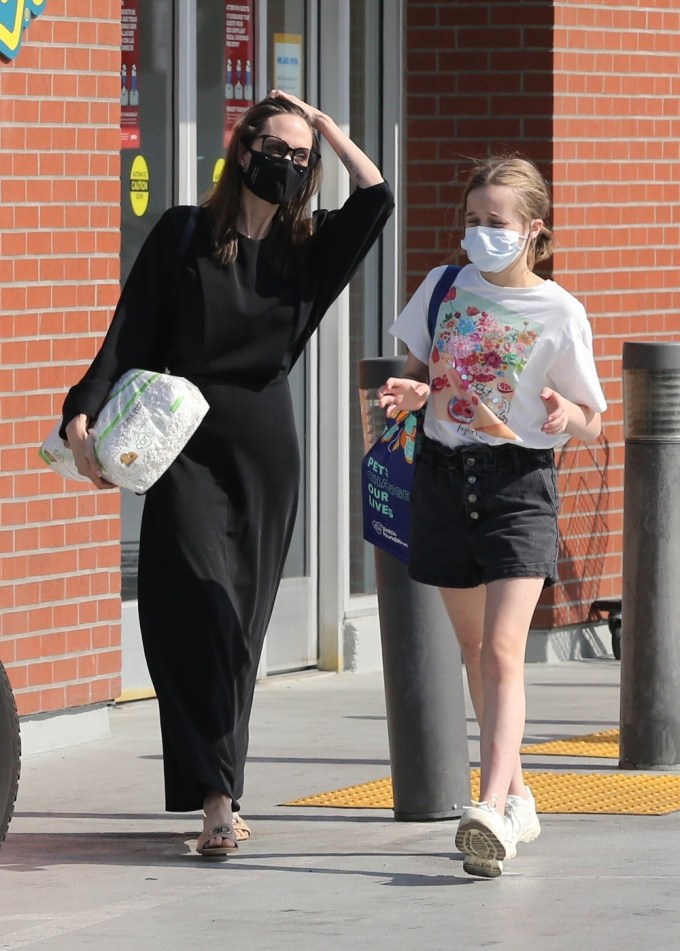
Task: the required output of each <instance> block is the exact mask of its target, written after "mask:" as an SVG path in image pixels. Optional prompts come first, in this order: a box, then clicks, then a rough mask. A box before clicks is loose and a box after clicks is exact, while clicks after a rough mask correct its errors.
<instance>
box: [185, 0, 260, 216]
mask: <svg viewBox="0 0 680 951" xmlns="http://www.w3.org/2000/svg"><path fill="white" fill-rule="evenodd" d="M255 13H256V10H255V2H254V0H249V2H241V3H231V2H229V3H226V2H215V0H199V2H198V5H197V8H196V29H197V37H196V53H197V57H196V58H197V75H196V83H197V88H196V113H197V125H196V146H197V156H196V157H197V162H198V194H199V197H200V196H204V195H207V194H208V193H209V192H210V190H211V188H212V186H213V185H214V183H215V182H216V181H217V179H218V178H219V175H220V172H221V170H222V163H223V159H224V152H225V149H226V147H227V145H228V142H229V133H230V131H231V129H232V127H233V125H234V123H235V122H236V120H237V119H238V117H239V116H240V115H241V113H243V112H245V110H246V109H247V108H248V107H249V106H251V105H252V104H253V102H254V101H255V95H256V93H255V67H256V62H255V28H256V19H255Z"/></svg>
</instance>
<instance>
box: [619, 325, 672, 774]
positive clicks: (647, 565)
mask: <svg viewBox="0 0 680 951" xmlns="http://www.w3.org/2000/svg"><path fill="white" fill-rule="evenodd" d="M623 386H624V415H625V436H626V444H625V470H624V471H625V479H624V518H623V600H622V619H623V627H622V631H621V735H620V752H619V756H620V759H619V768H620V769H650V770H671V769H675V768H677V767H678V766H680V343H632V342H626V343H624V345H623Z"/></svg>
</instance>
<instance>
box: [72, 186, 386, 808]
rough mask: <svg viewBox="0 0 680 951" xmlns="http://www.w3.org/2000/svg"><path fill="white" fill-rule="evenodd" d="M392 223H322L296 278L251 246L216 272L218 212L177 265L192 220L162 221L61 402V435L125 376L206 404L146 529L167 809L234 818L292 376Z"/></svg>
mask: <svg viewBox="0 0 680 951" xmlns="http://www.w3.org/2000/svg"><path fill="white" fill-rule="evenodd" d="M392 208H393V197H392V193H391V191H390V189H389V187H388V186H387V185H386V184H385V183H382V184H380V185H374V186H372V187H371V188H366V189H358V190H356V191H355V192H353V194H352V195H351V196H350V198H349V199H348V200H347V202H346V203H345V204H344V206H343V207H342V208H341V209H340V210H338V211H335V212H330V213H320V214H318V215H317V222H318V226H317V229H316V232H315V234H314V235H313V236H312V237H311V238H310V239H309V240H308V241H307V242H306V243H305V245H304V253H303V266H302V271H301V274H302V277H301V278H300V279H299V280H298V281H291V280H285V279H283V278H282V277H280V276H279V274H278V273H277V271H276V270H275V269H274V268H273V267H272V266H271V264H270V263H269V262H268V257H267V246H266V239H264V240H263V241H255V240H250V239H248V238H245V237H242V238H240V239H239V250H238V256H237V258H236V260H235V262H234V263H233V264H231V265H228V266H226V267H225V266H223V265H220V264H219V263H217V262H216V261H215V259H214V257H213V255H212V251H211V239H210V226H209V220H208V212H207V211H206V210H205V209H201V210H200V212H199V215H198V221H197V225H196V231H195V234H194V237H193V239H192V241H191V244H190V246H189V249H188V251H187V253H186V258H185V261H184V262H183V266H182V267H181V268H180V264H181V263H182V262H180V261H178V247H179V245H180V243H181V235H182V233H183V232H184V229H185V224H186V221H187V218H188V217H189V212H190V209H189V208H187V207H178V208H174V209H171V210H169V211H167V212H166V213H165V214H164V215H163V216H162V218H161V219H160V221H159V222H158V224H157V225H156V226H155V228H154V229H153V230H152V232H151V234H150V235H149V237H148V238H147V240H146V242H145V244H144V246H143V247H142V249H141V251H140V253H139V256H138V258H137V260H136V261H135V264H134V266H133V268H132V271H131V273H130V276H129V278H128V280H127V281H126V284H125V287H124V289H123V293H122V295H121V299H120V302H119V305H118V307H117V309H116V313H115V315H114V319H113V321H112V324H111V327H110V328H109V332H108V334H107V336H106V339H105V341H104V343H103V345H102V348H101V350H100V351H99V353H98V355H97V357H96V358H95V360H94V362H93V364H92V366H91V367H90V369H89V370H88V372H87V373H86V374H85V376H84V377H83V379H82V380H81V382H80V383H78V384H77V385H76V386H74V387H73V388H72V389H71V390H70V391H69V393H68V395H67V397H66V400H65V403H64V424H66V423H67V422H68V421H69V420H70V419H72V418H73V417H74V416H75V415H77V414H79V413H85V414H86V415H88V416H91V417H95V416H96V415H97V413H98V412H99V410H100V408H101V405H102V403H103V401H104V400H105V398H106V395H107V393H108V391H109V388H110V386H111V383H112V382H113V381H114V380H115V379H116V378H117V377H118V376H120V374H121V373H123V372H125V371H126V370H128V369H131V368H132V367H140V368H142V369H161V370H162V369H164V368H167V369H169V371H170V372H171V373H175V374H177V375H179V376H184V377H187V378H188V379H190V380H192V381H193V382H194V383H196V384H197V385H198V386H199V388H200V389H201V391H202V392H203V394H204V395H205V397H206V399H207V401H208V403H209V404H210V410H209V412H208V414H207V415H206V417H205V419H204V421H203V423H202V424H201V426H200V427H199V429H198V430H197V432H196V433H195V435H194V436H193V437H192V439H191V440H190V441H189V443H188V444H187V446H186V448H185V450H184V451H183V452H182V453H181V454H180V456H179V457H178V459H177V460H176V461H175V462H174V463H173V465H172V466H171V467H170V469H169V470H168V471H167V472H166V473H165V475H163V476H162V478H161V479H160V480H159V481H158V482H157V483H156V484H155V485H154V486H153V487H152V488H151V489H150V490H149V492H148V493H147V495H146V498H145V503H144V514H143V517H142V530H141V539H140V550H139V617H140V626H141V631H142V639H143V642H144V650H145V654H146V658H147V663H148V667H149V672H150V674H151V678H152V681H153V684H154V687H155V689H156V694H157V697H158V702H159V709H160V719H161V731H162V739H163V760H164V770H165V794H166V795H165V798H166V809H168V810H170V811H190V810H194V809H201V808H202V806H203V799H204V796H205V790H206V788H207V787H213V788H216V789H219V790H222V791H223V792H224V793H225V794H226V795H228V796H230V797H231V798H232V799H233V800H234V807H235V808H236V809H238V807H239V804H238V800H239V798H240V797H241V795H242V793H243V775H244V767H245V760H246V752H247V747H248V721H249V716H250V709H251V704H252V700H253V692H254V687H255V680H256V675H257V668H258V663H259V659H260V654H261V651H262V644H263V640H264V635H265V632H266V628H267V624H268V622H269V618H270V616H271V612H272V609H273V606H274V599H275V597H276V592H277V589H278V586H279V582H280V580H281V575H282V572H283V565H284V560H285V557H286V553H287V551H288V546H289V543H290V538H291V533H292V530H293V524H294V520H295V513H296V507H297V495H298V483H299V451H298V445H297V436H296V431H295V425H294V420H293V409H292V403H291V398H290V390H289V386H288V373H289V371H290V369H291V366H292V364H293V363H294V361H295V359H297V357H298V356H299V354H300V353H301V351H302V349H303V348H304V345H305V343H306V341H307V340H308V339H309V337H310V336H311V334H312V333H313V331H314V330H315V329H316V327H317V326H318V324H319V321H320V320H321V318H322V316H323V315H324V313H325V312H326V311H327V309H328V307H329V306H330V305H331V303H332V302H333V301H334V300H335V298H336V297H337V296H338V294H339V293H340V292H341V291H342V289H343V288H344V287H345V285H346V284H347V283H348V281H349V280H350V278H351V276H352V274H353V273H354V271H355V270H356V268H357V266H358V265H359V263H360V262H361V260H362V259H363V257H364V256H365V254H366V253H367V251H368V250H369V249H370V247H371V245H372V244H373V243H374V241H375V239H376V238H377V236H378V234H379V233H380V231H381V229H382V227H383V226H384V224H385V222H386V221H387V219H388V218H389V216H390V214H391V211H392ZM178 269H179V271H178Z"/></svg>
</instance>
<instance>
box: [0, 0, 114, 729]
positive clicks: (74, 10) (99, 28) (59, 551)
mask: <svg viewBox="0 0 680 951" xmlns="http://www.w3.org/2000/svg"><path fill="white" fill-rule="evenodd" d="M119 70H120V3H119V2H117V0H87V2H83V0H50V3H49V4H48V6H47V7H46V12H45V13H43V14H42V15H41V16H40V17H39V18H38V19H36V20H35V21H34V22H33V23H32V24H31V26H30V27H29V29H28V31H27V32H26V34H25V37H24V41H23V44H22V47H21V49H20V51H19V54H18V56H17V57H16V59H14V60H12V61H11V62H9V63H0V204H1V206H2V217H1V220H0V657H1V658H2V660H3V662H4V663H5V665H6V666H7V668H8V673H9V677H10V680H11V682H12V686H13V688H14V691H15V693H16V697H17V703H18V706H19V711H20V713H21V714H30V713H37V712H44V711H52V710H60V709H64V708H69V707H78V706H82V705H86V704H91V703H95V702H99V701H104V700H108V699H110V698H112V697H115V696H117V694H118V692H119V690H120V678H119V673H120V598H119V591H120V571H119V565H120V556H119V520H118V510H119V500H118V494H117V493H108V492H106V493H104V492H103V493H97V492H96V491H94V490H90V489H88V488H87V487H86V486H83V487H82V488H81V487H80V486H79V484H77V483H73V482H70V483H67V482H65V481H64V480H62V479H61V478H60V477H59V476H57V475H55V474H53V473H51V472H50V471H49V470H47V469H46V468H45V467H44V465H43V464H42V462H41V461H40V460H39V458H38V456H37V447H38V446H39V444H40V442H41V441H42V439H43V438H44V436H45V435H46V433H47V432H48V431H49V429H50V427H51V425H52V424H53V422H54V421H55V420H56V418H57V416H58V414H59V413H60V410H61V403H62V400H63V396H64V394H65V391H66V389H67V388H68V387H69V386H70V385H71V384H73V383H74V382H76V381H77V379H78V378H79V377H80V376H81V374H82V372H83V371H84V369H85V367H86V366H87V364H88V363H89V362H90V360H91V359H92V357H93V356H94V354H95V352H96V349H97V346H98V342H99V341H100V339H101V336H102V334H103V333H104V331H105V329H106V327H107V326H108V323H109V320H110V317H111V311H112V308H113V306H114V305H115V302H116V299H117V295H118V276H119V261H118V251H119V241H120V232H119V228H120V204H119V202H120V199H119V192H120V186H119V148H120V132H119V105H118V103H119V95H120V74H119Z"/></svg>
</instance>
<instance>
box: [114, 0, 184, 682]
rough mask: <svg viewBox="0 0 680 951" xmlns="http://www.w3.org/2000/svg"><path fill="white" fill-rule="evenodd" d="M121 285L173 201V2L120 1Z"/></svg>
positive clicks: (132, 662) (130, 559)
mask: <svg viewBox="0 0 680 951" xmlns="http://www.w3.org/2000/svg"><path fill="white" fill-rule="evenodd" d="M121 25H122V44H121V77H120V80H121V81H120V109H121V117H120V133H121V142H120V148H121V153H120V155H121V163H120V174H121V283H123V282H124V281H125V280H126V278H127V276H128V274H129V272H130V268H131V267H132V264H133V262H134V260H135V258H136V256H137V254H138V253H139V250H140V248H141V246H142V244H143V242H144V240H145V238H146V237H147V235H148V234H149V232H150V231H151V229H152V228H153V226H154V225H155V224H156V222H157V221H158V219H159V218H160V216H161V215H162V213H163V212H164V211H165V209H166V208H168V207H169V206H170V205H171V204H172V200H173V193H174V189H173V175H174V171H173V58H172V46H173V43H172V37H173V2H172V0H122V9H121ZM120 491H121V551H122V554H121V574H122V592H121V593H122V598H123V611H122V618H123V621H122V627H123V632H122V637H123V671H122V680H123V692H124V694H125V693H127V692H130V691H132V692H134V691H137V690H144V689H145V688H148V687H149V676H148V671H147V670H146V662H145V660H144V656H143V653H142V650H141V646H140V639H139V622H138V620H137V603H136V599H137V561H138V556H139V529H140V524H141V518H142V508H143V504H144V502H143V499H142V498H140V497H139V496H136V495H134V494H133V493H132V492H128V491H127V490H125V489H121V490H120Z"/></svg>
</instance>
